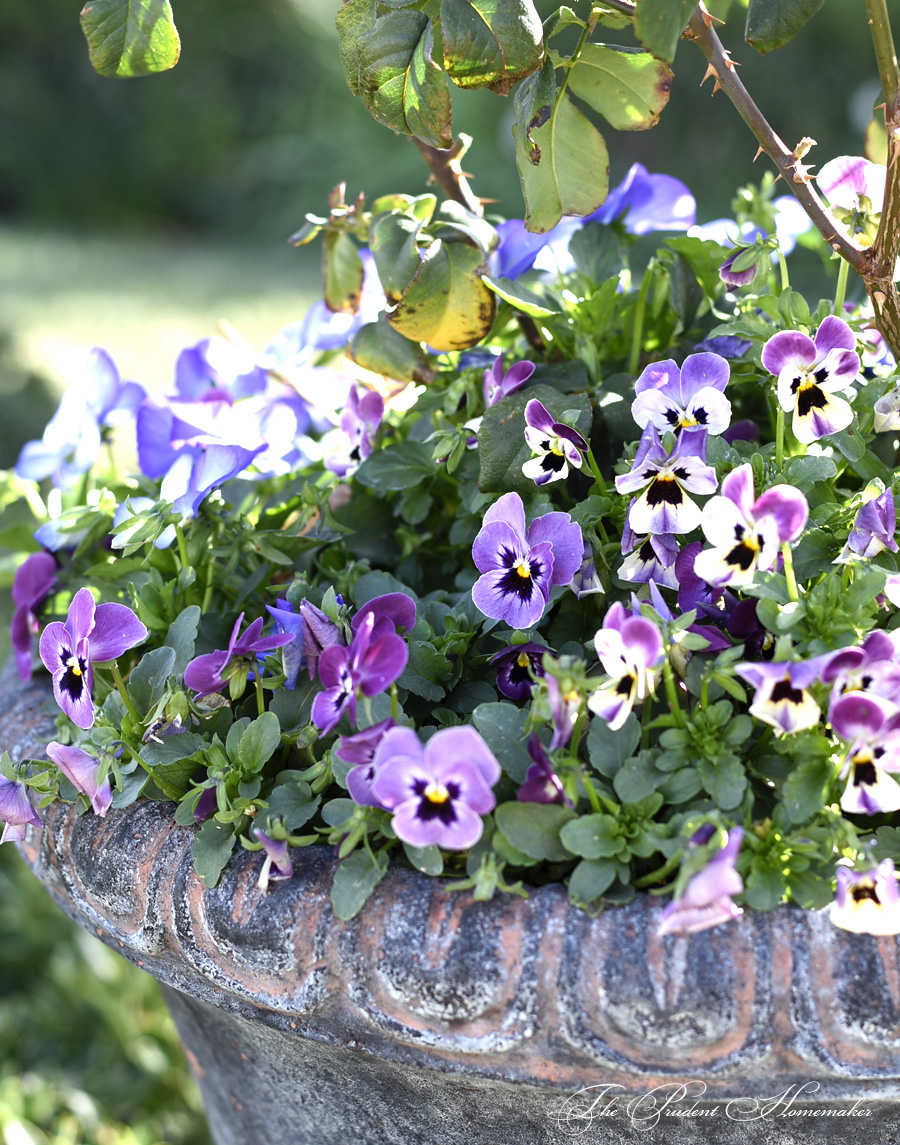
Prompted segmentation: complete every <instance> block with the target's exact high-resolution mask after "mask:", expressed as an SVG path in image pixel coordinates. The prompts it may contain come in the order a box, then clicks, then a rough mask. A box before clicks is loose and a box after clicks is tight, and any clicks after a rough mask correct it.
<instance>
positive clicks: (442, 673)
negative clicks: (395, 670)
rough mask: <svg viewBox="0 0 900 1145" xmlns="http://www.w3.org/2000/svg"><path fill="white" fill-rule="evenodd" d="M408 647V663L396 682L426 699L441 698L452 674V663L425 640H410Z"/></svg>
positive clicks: (445, 692)
mask: <svg viewBox="0 0 900 1145" xmlns="http://www.w3.org/2000/svg"><path fill="white" fill-rule="evenodd" d="M408 647H409V663H408V664H407V665H406V667H405V668H404V669H403V672H402V674H401V676H400V678H399V679H398V680H397V684H398V685H399V686H400V687H401V688H406V689H407V691H410V692H413V693H414V694H415V695H417V696H422V697H424V699H426V700H442V699H443V698H444V696H445V695H446V694H447V689H446V687H445V685H446V684H447V683H448V682H449V679H450V677H451V676H452V674H453V665H452V664H451V663H450V661H449V660H448V659H447V657H446V656H445V655H444V654H443V653H442V652H438V651H437V649H436V648H435V647H434V645H432V644H429V643H428V642H427V641H425V640H410V641H409V643H408Z"/></svg>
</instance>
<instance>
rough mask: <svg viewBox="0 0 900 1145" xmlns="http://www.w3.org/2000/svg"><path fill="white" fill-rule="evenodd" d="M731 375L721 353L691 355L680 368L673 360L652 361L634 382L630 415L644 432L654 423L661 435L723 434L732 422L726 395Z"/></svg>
mask: <svg viewBox="0 0 900 1145" xmlns="http://www.w3.org/2000/svg"><path fill="white" fill-rule="evenodd" d="M730 374H731V370H730V367H729V365H728V363H727V362H726V361H725V359H724V358H722V357H720V356H719V355H718V354H689V355H688V357H686V358H685V360H684V362H683V363H682V365H681V368H680V369H679V367H678V366H677V365H676V364H675V362H674V361H673V360H672V359H671V358H667V359H666V361H664V362H652V363H651V364H650V365H649V366H647V367H646V369H645V370H644V371H643V373H642V374H641V376H640V377H639V378H638V380H637V381H636V382H635V383H634V392H635V394H636V395H637V397H635V399H634V401H633V402H632V403H631V416H632V417H633V418H634V420H635V421H636V422H637V424H638V425H639V426H640V427H641V429H644V428H646V426H647V425H648V424H651V425H654V426H656V428H657V430H659V432H660V433H665V432H666V431H667V430H671V431H673V432H675V433H680V432H681V430H683V429H697V428H699V429H705V430H707V431H708V432H709V433H710V434H713V435H715V434H719V433H722V432H723V431H724V430H725V429H727V428H728V424H729V422H730V421H731V402H730V401H729V400H728V398H726V397H725V394H724V390H725V387H726V385H727V384H728V379H729V377H730Z"/></svg>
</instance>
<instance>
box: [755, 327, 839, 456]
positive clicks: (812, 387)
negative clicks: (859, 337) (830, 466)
mask: <svg viewBox="0 0 900 1145" xmlns="http://www.w3.org/2000/svg"><path fill="white" fill-rule="evenodd" d="M762 364H763V366H764V367H765V368H766V369H767V370H768V371H769V373H770V374H774V375H775V377H776V378H777V385H776V389H777V395H778V401H779V404H780V405H781V408H782V409H783V410H785V411H786V412H787V413H791V414H793V418H792V422H791V428H792V429H793V431H794V437H796V439H797V440H798V441H799V442H801V443H803V444H804V445H809V444H810V442H813V441H818V439H819V438H820V437H825V436H827V435H828V434H832V433H838V432H839V431H840V430H842V429H846V428H847V426H848V425H849V424H850V422H851V421H852V420H853V409H852V408H851V406H850V404H849V402H847V401H845V400H844V399H843V398H842V397H838V391H840V390H851V392H852V385H853V382H854V380H855V378H856V377H857V375H858V374H859V364H860V363H859V354H857V353H856V335H855V334H854V333H853V331H852V330H851V329H850V327H849V326H848V325H847V323H846V322H845V321H844V320H843V318H836V317H835V316H834V315H833V314H832V315H829V316H828V317H827V318H826V319H825V320H824V321H823V322H822V324H821V326H819V328H818V330H817V331H816V335H815V339H813V338H810V336H809V335H808V334H804V333H803V332H802V331H800V330H779V332H778V333H777V334H773V335H772V337H771V338H770V339H769V340H768V342H766V344H765V346H763V350H762Z"/></svg>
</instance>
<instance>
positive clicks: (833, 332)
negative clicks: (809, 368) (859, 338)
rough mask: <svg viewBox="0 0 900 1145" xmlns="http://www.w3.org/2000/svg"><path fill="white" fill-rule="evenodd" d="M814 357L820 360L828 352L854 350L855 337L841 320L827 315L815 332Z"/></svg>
mask: <svg viewBox="0 0 900 1145" xmlns="http://www.w3.org/2000/svg"><path fill="white" fill-rule="evenodd" d="M815 340H816V357H817V358H818V359H822V358H824V357H825V355H826V354H827V353H828V352H829V351H830V350H855V349H856V335H855V334H854V333H853V331H852V330H851V329H850V326H849V325H848V324H847V323H846V322H845V321H844V319H843V318H838V317H837V315H835V314H829V315H828V317H827V318H825V319H823V321H822V323H821V325H820V326H819V329H818V330H817V331H816V339H815Z"/></svg>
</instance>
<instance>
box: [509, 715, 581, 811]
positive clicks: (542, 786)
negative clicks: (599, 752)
mask: <svg viewBox="0 0 900 1145" xmlns="http://www.w3.org/2000/svg"><path fill="white" fill-rule="evenodd" d="M528 754H529V755H530V756H531V758H532V760H533V761H534V762H533V763H531V764H530V765H529V768H528V771H527V773H526V775H525V780H524V782H523V783H522V785H521V787H520V788H519V790H518V791H517V792H516V799H518V800H519V801H520V802H522V803H564V804H565V805H566V807H574V806H575V804H574V803H573V802H572V800H571V799H570V798H569V797H568V796H567V795H566V792H565V789H564V787H563V785H562V780H561V779H560V778H559V776H558V775H557V774H556V772H555V771H554V770H553V764H552V763H551V762H550V757H549V756H548V755H547V752H546V749H545V748H544V745H543V744H542V743H541V741H540V740H539V739H538V737H537V736H536V735H535V734H534V733H533V732H532V734H531V736H530V737H529V739H528Z"/></svg>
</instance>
